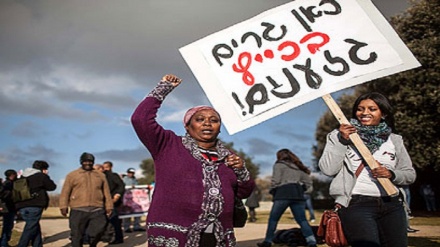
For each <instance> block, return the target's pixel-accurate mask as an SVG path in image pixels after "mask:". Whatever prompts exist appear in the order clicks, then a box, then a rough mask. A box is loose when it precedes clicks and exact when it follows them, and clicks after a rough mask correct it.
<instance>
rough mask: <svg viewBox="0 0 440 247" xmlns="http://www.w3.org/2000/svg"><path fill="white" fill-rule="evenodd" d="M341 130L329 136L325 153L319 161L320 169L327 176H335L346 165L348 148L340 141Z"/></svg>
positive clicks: (334, 131)
mask: <svg viewBox="0 0 440 247" xmlns="http://www.w3.org/2000/svg"><path fill="white" fill-rule="evenodd" d="M338 134H339V130H333V131H332V132H330V133H329V134H328V135H327V143H326V144H325V147H324V152H323V153H322V156H321V158H320V159H319V168H320V169H321V171H322V173H324V174H325V175H327V176H335V175H336V174H337V173H338V172H339V171H340V170H341V169H342V167H343V165H344V158H345V153H346V152H347V146H346V145H344V144H342V143H341V142H340V141H339V136H338Z"/></svg>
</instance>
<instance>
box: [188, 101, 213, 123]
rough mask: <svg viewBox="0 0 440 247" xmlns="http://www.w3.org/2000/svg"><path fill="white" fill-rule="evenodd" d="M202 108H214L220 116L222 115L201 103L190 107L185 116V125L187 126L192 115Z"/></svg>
mask: <svg viewBox="0 0 440 247" xmlns="http://www.w3.org/2000/svg"><path fill="white" fill-rule="evenodd" d="M201 110H213V111H215V112H216V113H217V115H218V117H220V114H219V113H218V112H217V111H216V110H215V109H214V108H212V107H210V106H207V105H199V106H194V107H193V108H190V109H189V110H188V111H186V113H185V116H184V117H183V126H187V125H188V124H189V121H190V120H191V118H192V116H194V114H196V112H198V111H201Z"/></svg>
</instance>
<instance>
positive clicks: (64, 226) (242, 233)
mask: <svg viewBox="0 0 440 247" xmlns="http://www.w3.org/2000/svg"><path fill="white" fill-rule="evenodd" d="M23 225H24V223H23V222H19V223H18V224H17V225H16V228H17V230H19V231H21V230H22V229H23ZM315 225H317V222H315ZM292 227H298V225H297V224H294V223H292V224H279V225H278V229H289V228H292ZM41 228H42V232H43V236H44V246H45V247H68V246H70V241H69V233H70V230H69V225H68V220H67V219H43V220H41ZM416 228H417V229H419V230H420V231H419V232H417V233H410V234H409V236H436V235H437V236H438V234H439V232H440V226H417V227H416ZM434 228H435V229H434ZM265 231H266V224H255V223H248V224H246V226H245V227H244V228H237V229H236V230H235V233H236V237H237V246H238V247H255V246H256V244H257V243H258V242H261V241H262V239H263V238H264V234H265ZM146 240H147V236H146V233H145V232H133V233H125V236H124V244H120V245H112V246H124V247H125V246H129V247H135V246H143V247H146V246H147V244H146ZM105 246H109V245H108V244H107V243H104V242H100V243H99V244H98V247H105Z"/></svg>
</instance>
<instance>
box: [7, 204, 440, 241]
mask: <svg viewBox="0 0 440 247" xmlns="http://www.w3.org/2000/svg"><path fill="white" fill-rule="evenodd" d="M257 212H258V220H257V222H256V223H257V224H266V223H267V221H268V218H269V211H257ZM321 215H322V210H315V216H316V222H315V223H313V225H318V224H319V220H320V219H321ZM62 217H63V216H61V214H60V212H59V209H58V208H54V207H50V208H48V209H47V210H46V211H44V213H43V218H52V219H56V218H62ZM292 220H293V219H292V216H291V214H290V212H289V211H286V213H285V214H284V215H283V217H282V218H281V220H280V224H291V223H292V222H293V221H292ZM411 226H412V227H413V228H416V229H417V227H418V226H440V215H438V214H437V215H436V216H432V215H426V214H422V213H419V214H417V213H415V218H414V219H411ZM425 228H426V229H427V230H425V231H429V229H430V228H429V227H425ZM432 231H433V232H432V234H429V233H428V234H424V235H423V236H417V235H415V234H413V235H410V236H409V237H408V242H409V245H408V246H410V247H439V246H440V232H435V231H434V230H432ZM425 233H426V232H425ZM19 237H20V233H19V232H17V231H14V232H13V235H12V240H11V241H10V242H9V243H10V245H11V246H16V245H17V243H18V240H19ZM273 246H274V247H281V246H283V245H273ZM319 246H326V245H319Z"/></svg>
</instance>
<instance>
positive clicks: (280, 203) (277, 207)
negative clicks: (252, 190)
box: [264, 200, 316, 245]
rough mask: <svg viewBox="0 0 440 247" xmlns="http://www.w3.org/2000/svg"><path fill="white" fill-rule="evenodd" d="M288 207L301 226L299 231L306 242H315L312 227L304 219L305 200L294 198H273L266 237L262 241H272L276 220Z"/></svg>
mask: <svg viewBox="0 0 440 247" xmlns="http://www.w3.org/2000/svg"><path fill="white" fill-rule="evenodd" d="M288 207H289V208H290V211H291V212H292V214H293V216H294V217H295V221H296V223H298V225H299V226H300V227H301V232H302V234H303V236H304V238H305V239H306V241H307V244H308V245H314V244H316V239H315V235H313V231H312V228H311V227H310V225H309V222H307V219H306V213H305V209H306V206H305V202H304V201H294V200H275V201H274V202H273V205H272V209H271V210H270V215H269V222H268V224H267V230H266V237H265V238H264V242H268V243H272V239H273V237H274V235H275V231H276V229H277V225H278V221H279V220H280V218H281V216H282V215H283V214H284V212H285V211H286V209H287V208H288Z"/></svg>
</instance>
